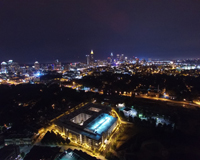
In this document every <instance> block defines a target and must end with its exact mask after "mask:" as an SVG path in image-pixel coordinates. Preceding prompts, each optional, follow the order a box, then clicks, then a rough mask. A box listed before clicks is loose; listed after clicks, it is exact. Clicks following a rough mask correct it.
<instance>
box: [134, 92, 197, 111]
mask: <svg viewBox="0 0 200 160" xmlns="http://www.w3.org/2000/svg"><path fill="white" fill-rule="evenodd" d="M135 98H144V99H150V100H157V101H164V102H170V103H174V104H181V105H182V106H183V107H186V108H190V106H191V107H200V105H198V104H194V103H190V102H185V101H175V100H171V99H166V98H157V97H149V96H141V95H138V96H135ZM186 105H187V106H186Z"/></svg>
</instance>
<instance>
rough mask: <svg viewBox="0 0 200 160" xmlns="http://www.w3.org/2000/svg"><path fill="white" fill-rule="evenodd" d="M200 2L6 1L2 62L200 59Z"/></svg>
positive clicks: (0, 5) (0, 12) (0, 8)
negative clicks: (91, 55) (90, 56)
mask: <svg viewBox="0 0 200 160" xmlns="http://www.w3.org/2000/svg"><path fill="white" fill-rule="evenodd" d="M199 8H200V2H199V1H198V0H186V1H183V0H173V1H170V0H168V1H165V0H163V1H154V0H152V1H149V0H140V1H138V0H127V1H122V0H111V1H108V0H101V1H96V0H84V1H83V0H79V1H78V0H54V1H52V0H34V1H33V0H18V1H16V0H9V1H7V0H2V1H0V60H1V61H3V60H7V59H14V60H16V61H20V62H34V61H35V60H38V61H43V62H45V61H53V60H54V59H57V58H58V59H61V60H62V61H75V60H77V61H78V60H79V61H81V60H84V58H85V55H86V54H88V53H89V52H90V49H93V50H94V53H95V56H96V58H98V59H103V58H106V57H107V56H108V55H109V54H110V52H113V53H114V54H118V53H119V54H120V53H123V54H125V55H127V56H129V57H130V56H133V55H134V56H138V57H146V58H148V57H152V58H178V57H183V58H184V57H198V56H199V52H200V45H199V44H200V29H199V28H200V21H199V17H200V11H199Z"/></svg>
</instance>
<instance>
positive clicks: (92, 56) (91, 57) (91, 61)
mask: <svg viewBox="0 0 200 160" xmlns="http://www.w3.org/2000/svg"><path fill="white" fill-rule="evenodd" d="M90 63H91V64H93V63H94V52H93V50H91V52H90Z"/></svg>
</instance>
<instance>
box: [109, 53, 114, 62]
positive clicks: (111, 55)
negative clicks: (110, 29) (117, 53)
mask: <svg viewBox="0 0 200 160" xmlns="http://www.w3.org/2000/svg"><path fill="white" fill-rule="evenodd" d="M110 58H111V62H113V53H111V54H110Z"/></svg>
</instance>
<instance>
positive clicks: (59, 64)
mask: <svg viewBox="0 0 200 160" xmlns="http://www.w3.org/2000/svg"><path fill="white" fill-rule="evenodd" d="M61 68H62V66H61V62H59V60H58V59H57V60H56V61H55V70H61Z"/></svg>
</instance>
